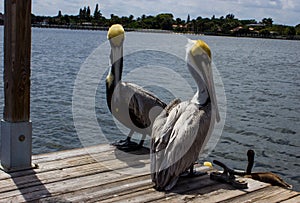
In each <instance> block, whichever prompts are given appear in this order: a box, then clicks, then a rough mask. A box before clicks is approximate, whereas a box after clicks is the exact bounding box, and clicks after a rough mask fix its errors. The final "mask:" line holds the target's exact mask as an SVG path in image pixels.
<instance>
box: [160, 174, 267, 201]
mask: <svg viewBox="0 0 300 203" xmlns="http://www.w3.org/2000/svg"><path fill="white" fill-rule="evenodd" d="M246 181H247V182H248V188H247V189H243V190H238V189H235V188H234V187H232V186H231V185H229V184H222V183H218V182H215V184H214V185H212V186H210V187H204V188H196V189H195V190H191V191H189V192H186V193H185V194H183V196H182V197H181V198H180V200H178V199H177V198H176V197H172V198H167V199H166V200H165V201H167V202H186V201H189V202H219V201H224V200H227V199H230V198H233V197H236V196H239V195H242V194H246V193H247V192H252V191H255V190H258V189H261V188H264V187H267V186H269V184H266V183H261V182H258V181H255V180H252V179H246Z"/></svg>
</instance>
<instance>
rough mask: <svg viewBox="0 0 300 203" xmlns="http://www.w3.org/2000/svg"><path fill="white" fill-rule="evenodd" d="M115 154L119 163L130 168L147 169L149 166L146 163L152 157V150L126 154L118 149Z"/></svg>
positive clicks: (142, 149) (145, 148)
mask: <svg viewBox="0 0 300 203" xmlns="http://www.w3.org/2000/svg"><path fill="white" fill-rule="evenodd" d="M114 153H115V156H116V158H117V159H118V160H119V161H121V162H124V163H126V164H127V166H128V167H132V168H143V167H145V166H146V164H147V163H146V162H145V161H146V160H149V157H150V149H149V148H147V147H142V148H141V149H139V150H134V151H130V152H124V151H122V150H119V149H117V148H116V149H115V150H114Z"/></svg>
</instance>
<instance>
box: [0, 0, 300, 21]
mask: <svg viewBox="0 0 300 203" xmlns="http://www.w3.org/2000/svg"><path fill="white" fill-rule="evenodd" d="M4 1H5V0H2V1H1V3H0V12H2V13H4ZM97 3H98V4H99V7H100V11H101V13H102V14H103V15H104V16H105V17H106V18H110V14H114V15H117V16H129V15H133V16H134V17H135V18H137V17H140V16H142V15H143V14H145V15H157V14H159V13H172V14H173V15H174V18H181V19H182V20H186V19H187V16H188V14H189V15H190V17H191V19H195V18H197V17H198V16H201V17H208V18H211V17H212V16H213V15H215V17H217V18H219V17H221V16H224V17H225V16H226V15H227V14H230V13H232V14H234V15H235V17H236V18H238V19H240V20H243V19H255V20H257V21H261V20H262V19H263V18H272V19H273V21H274V23H275V24H284V25H292V26H295V25H298V24H300V1H299V0H182V1H174V0H127V1H124V0H89V1H87V0H32V13H33V14H35V15H46V16H55V15H57V14H58V11H59V10H61V11H62V14H68V15H77V14H78V13H79V9H80V8H83V7H84V6H90V8H91V13H93V11H94V9H95V5H96V4H97Z"/></svg>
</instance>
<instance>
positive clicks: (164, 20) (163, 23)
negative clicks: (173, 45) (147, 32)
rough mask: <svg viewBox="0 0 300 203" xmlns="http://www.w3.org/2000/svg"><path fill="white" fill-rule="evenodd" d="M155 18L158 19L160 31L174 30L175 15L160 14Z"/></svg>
mask: <svg viewBox="0 0 300 203" xmlns="http://www.w3.org/2000/svg"><path fill="white" fill-rule="evenodd" d="M155 18H156V22H157V23H158V25H159V27H158V29H162V30H172V29H173V14H169V13H164V14H159V15H157V16H156V17H155Z"/></svg>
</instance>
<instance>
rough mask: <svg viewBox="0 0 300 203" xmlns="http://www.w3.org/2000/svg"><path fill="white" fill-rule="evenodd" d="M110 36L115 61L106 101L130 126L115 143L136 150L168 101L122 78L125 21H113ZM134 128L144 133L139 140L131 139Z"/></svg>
mask: <svg viewBox="0 0 300 203" xmlns="http://www.w3.org/2000/svg"><path fill="white" fill-rule="evenodd" d="M107 38H108V40H109V42H110V46H111V54H110V61H111V64H112V65H111V69H110V71H109V73H108V76H107V77H106V101H107V105H108V108H109V110H110V112H111V113H112V115H113V116H114V117H115V118H116V119H117V120H118V121H120V122H121V123H122V124H123V125H125V126H126V127H128V128H129V129H130V132H129V134H128V136H127V138H126V139H125V140H120V141H117V142H115V143H112V144H113V145H115V146H116V147H117V148H118V149H122V150H125V151H131V150H136V149H138V148H141V147H142V146H143V143H144V139H145V136H146V135H147V134H148V135H150V134H151V127H152V124H151V121H154V119H155V118H156V116H158V115H159V113H160V112H161V111H162V110H163V109H164V108H165V107H166V104H165V103H164V102H162V101H161V100H160V99H158V98H157V97H155V96H154V95H153V94H152V93H150V92H148V91H146V90H144V89H143V88H142V87H139V86H137V85H135V84H132V83H128V82H123V81H122V70H123V42H124V38H125V32H124V29H123V27H122V25H119V24H115V25H112V26H111V27H110V28H109V30H108V34H107ZM152 123H153V122H152ZM134 132H138V133H141V134H142V135H143V137H142V139H141V141H140V143H139V144H137V143H135V142H132V141H131V136H132V135H133V133H134Z"/></svg>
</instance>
